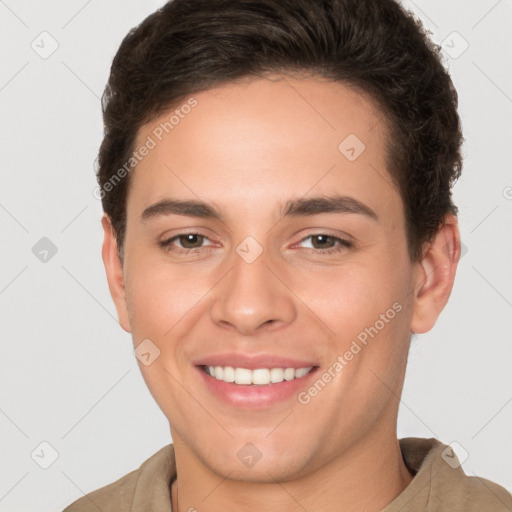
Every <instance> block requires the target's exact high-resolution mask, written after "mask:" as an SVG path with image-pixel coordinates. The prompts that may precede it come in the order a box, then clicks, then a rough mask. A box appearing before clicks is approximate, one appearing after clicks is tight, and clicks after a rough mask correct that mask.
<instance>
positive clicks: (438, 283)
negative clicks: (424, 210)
mask: <svg viewBox="0 0 512 512" xmlns="http://www.w3.org/2000/svg"><path fill="white" fill-rule="evenodd" d="M459 258H460V235H459V228H458V225H457V218H456V217H455V215H452V214H449V215H447V216H446V218H445V220H444V223H443V225H442V226H441V227H440V228H439V230H438V232H437V233H436V235H435V236H434V238H433V239H432V240H431V241H430V242H428V244H426V246H425V249H424V253H423V258H422V260H421V261H420V262H418V263H417V267H416V279H415V281H414V287H415V288H414V290H413V297H414V305H413V316H412V320H411V331H412V332H413V333H418V334H419V333H424V332H427V331H429V330H430V329H432V327H434V325H435V323H436V321H437V318H438V317H439V315H440V314H441V311H442V310H443V309H444V307H445V305H446V303H447V302H448V299H449V297H450V294H451V291H452V288H453V283H454V280H455V272H456V270H457V264H458V262H459Z"/></svg>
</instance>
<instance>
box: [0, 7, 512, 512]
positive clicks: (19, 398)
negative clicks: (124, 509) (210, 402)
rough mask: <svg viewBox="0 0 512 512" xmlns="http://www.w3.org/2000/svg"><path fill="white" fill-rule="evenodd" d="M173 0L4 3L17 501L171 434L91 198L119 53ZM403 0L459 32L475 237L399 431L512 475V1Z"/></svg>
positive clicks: (420, 341)
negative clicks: (165, 0)
mask: <svg viewBox="0 0 512 512" xmlns="http://www.w3.org/2000/svg"><path fill="white" fill-rule="evenodd" d="M160 5H162V2H158V1H156V0H154V1H145V2H134V1H131V2H127V1H121V0H110V1H103V2H100V1H99V0H89V1H84V0H73V1H69V0H68V1H64V0H60V1H53V2H40V3H39V2H35V1H16V2H15V1H14V0H6V1H0V16H1V18H0V19H1V24H2V25H1V31H0V33H1V34H2V36H1V37H2V45H1V62H2V65H1V74H0V88H1V94H0V100H1V108H2V110H1V121H2V122H1V135H0V137H1V141H2V154H1V159H0V164H1V173H2V187H1V189H0V219H1V222H2V231H1V237H2V239H1V250H2V267H1V269H2V271H1V276H0V303H1V315H2V318H1V328H2V343H1V349H0V350H1V353H0V364H1V391H2V392H1V407H0V429H1V440H2V447H1V449H2V452H1V453H2V459H1V460H2V478H1V480H0V510H2V511H27V512H28V511H51V510H53V511H55V510H61V509H62V508H64V506H65V505H67V504H68V503H70V502H71V501H73V500H75V499H77V498H78V497H80V496H82V495H83V493H86V492H89V491H91V490H94V489H96V488H98V487H101V486H103V485H106V484H108V483H110V482H112V481H114V480H116V479H117V478H119V477H121V476H122V475H124V474H126V473H127V472H129V471H131V470H133V469H135V468H137V467H138V466H139V465H140V464H141V462H143V461H144V460H145V459H146V458H147V457H149V456H150V455H151V454H153V453H154V452H155V451H157V450H158V449H159V448H161V447H162V446H164V445H165V444H168V443H169V442H170V441H171V440H170V434H169V430H168V424H167V420H166V419H165V417H164V416H163V414H162V413H161V412H160V410H159V409H158V407H157V405H156V404H155V403H154V401H153V399H152V397H151V396H150V394H149V392H148V391H147V389H146V386H145V384H144V382H143V380H142V377H141V375H140V372H139V369H138V367H137V364H136V360H135V358H134V357H133V352H132V342H131V338H130V335H129V334H127V333H125V332H124V331H123V330H122V329H121V328H120V327H119V325H118V323H117V319H116V313H115V309H114V306H113V303H112V301H111V298H110V295H109V291H108V287H107V282H106V278H105V273H104V268H103V264H102V261H101V243H102V231H101V225H100V218H101V213H102V211H101V204H100V202H99V201H98V200H97V199H96V198H95V197H94V196H93V189H94V188H95V186H96V182H95V178H94V172H93V162H94V159H95V158H96V152H97V149H98V146H99V144H100V142H101V138H102V120H101V113H100V104H99V98H100V96H101V93H102V91H103V87H104V85H105V82H106V80H107V76H108V71H109V67H110V64H111V60H112V58H113V56H114V54H115V52H116V50H117V48H118V46H119V44H120V42H121V40H122V38H123V36H124V35H125V34H126V33H127V31H128V30H129V29H130V28H131V27H133V26H135V25H136V24H138V23H139V22H140V21H142V19H143V18H144V17H145V16H147V15H148V14H149V13H151V12H152V11H154V10H155V9H156V8H157V7H159V6H160ZM406 5H407V6H409V7H410V8H411V9H412V10H414V11H415V12H416V13H417V14H418V16H419V17H420V19H422V20H423V22H424V23H425V24H426V25H427V26H428V27H429V29H430V30H431V31H432V33H433V37H434V39H435V41H437V42H439V43H441V42H442V41H444V43H443V47H444V48H445V50H446V58H447V62H448V65H449V68H450V71H451V74H452V77H453V80H454V82H455V85H456V87H457V89H458V91H459V96H460V113H461V117H462V121H463V128H464V135H465V138H466V141H467V142H466V144H465V147H464V154H465V156H466V160H465V166H464V172H463V177H462V178H461V179H460V181H459V183H458V184H457V186H456V189H455V201H456V203H457V204H458V205H459V208H460V228H461V233H462V240H463V242H464V244H465V247H466V248H467V252H466V253H465V254H464V256H463V258H462V260H461V262H460V266H459V270H458V275H457V278H456V282H455V287H454V290H453V293H452V297H451V300H450V303H449V305H448V306H447V308H446V310H445V311H444V312H443V314H442V315H441V317H440V319H439V321H438V324H437V325H436V327H435V328H434V330H433V331H431V332H430V333H428V334H425V335H421V336H419V337H417V338H415V339H414V340H413V344H412V349H411V354H410V359H409V366H408V370H407V376H406V382H405V390H404V394H403V397H402V405H401V409H400V415H399V429H398V430H399V431H398V434H399V437H406V436H419V437H436V438H438V439H440V440H442V441H443V442H445V443H450V442H452V441H456V442H457V443H459V444H458V445H456V447H455V451H456V452H457V453H458V454H459V455H460V456H461V458H462V456H463V455H464V451H466V452H467V453H468V454H469V457H468V458H467V460H465V462H464V464H463V469H464V470H465V472H466V473H467V474H477V475H479V476H483V477H486V478H488V479H490V480H493V481H495V482H497V483H499V484H501V485H503V486H505V487H507V488H508V489H509V490H510V489H512V472H511V470H510V460H511V451H512V450H511V448H512V436H511V435H510V433H511V425H512V389H511V388H512V386H511V378H510V374H511V372H510V364H511V360H512V358H511V355H512V354H511V353H512V348H511V343H510V341H511V331H512V323H511V318H512V316H511V314H510V313H511V308H512V290H511V265H510V262H511V261H512V257H511V256H512V255H511V247H512V243H511V239H510V235H509V232H510V213H511V208H512V176H511V174H510V170H509V166H510V162H511V145H512V137H511V135H512V134H511V131H512V130H511V110H512V99H511V97H512V79H511V72H510V64H507V63H510V62H511V61H512V58H511V57H512V56H511V53H512V44H511V43H512V41H511V31H510V26H511V22H512V5H511V2H510V1H506V0H501V1H496V0H485V1H471V2H468V1H462V0H461V1H452V2H445V1H440V0H437V1H432V0H430V1H427V0H424V1H421V2H420V1H417V2H415V3H412V2H406ZM44 31H46V32H48V33H49V35H45V34H43V35H41V33H42V32H44ZM454 32H456V33H454ZM55 41H56V43H55ZM55 44H58V48H57V49H56V50H55V51H54V52H53V53H52V54H51V55H48V53H49V52H50V51H51V50H52V49H53V48H52V45H53V46H55ZM466 45H468V47H467V48H466ZM43 237H47V238H48V239H49V240H51V243H52V244H53V245H54V246H55V247H56V248H57V252H56V254H54V255H53V254H52V251H51V248H48V241H42V242H40V240H41V238H43ZM38 243H39V244H40V245H36V244H38ZM41 244H42V245H41ZM45 244H46V245H45ZM34 246H36V249H34V250H33V247H34ZM45 248H46V249H47V250H49V252H48V253H47V254H46V253H44V250H45ZM41 251H43V252H41ZM34 253H35V254H34ZM44 257H46V261H41V259H40V258H44ZM42 442H46V443H49V444H50V445H51V447H49V446H48V445H41V443H42ZM461 447H462V448H461ZM53 450H55V452H56V453H55V454H54V452H53ZM31 454H32V455H31ZM54 455H58V457H57V458H56V460H55V461H53V458H54ZM52 462H53V463H52ZM50 463H51V465H49V467H48V468H47V469H43V468H42V467H41V465H48V464H50Z"/></svg>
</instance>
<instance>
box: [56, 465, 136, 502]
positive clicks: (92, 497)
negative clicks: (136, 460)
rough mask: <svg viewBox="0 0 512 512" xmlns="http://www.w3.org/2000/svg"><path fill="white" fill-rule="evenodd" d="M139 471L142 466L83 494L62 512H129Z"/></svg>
mask: <svg viewBox="0 0 512 512" xmlns="http://www.w3.org/2000/svg"><path fill="white" fill-rule="evenodd" d="M139 473H140V468H139V469H136V470H134V471H132V472H130V473H128V474H127V475H124V476H123V477H121V478H120V479H119V480H116V481H115V482H112V483H111V484H109V485H105V486H104V487H101V488H100V489H96V490H95V491H92V492H90V493H88V494H86V495H84V496H82V497H81V498H79V499H78V500H76V501H74V502H73V503H71V505H69V506H67V507H66V508H65V509H64V510H63V511H62V512H98V510H102V511H105V512H107V511H108V510H116V511H117V512H124V511H126V512H128V511H129V510H130V509H131V504H132V502H133V495H134V492H135V487H136V485H137V480H138V479H139Z"/></svg>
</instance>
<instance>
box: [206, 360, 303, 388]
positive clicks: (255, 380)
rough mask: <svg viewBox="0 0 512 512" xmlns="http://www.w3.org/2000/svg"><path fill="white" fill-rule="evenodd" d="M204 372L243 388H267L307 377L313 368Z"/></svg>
mask: <svg viewBox="0 0 512 512" xmlns="http://www.w3.org/2000/svg"><path fill="white" fill-rule="evenodd" d="M201 368H202V369H203V371H204V372H205V373H206V374H207V375H209V376H210V377H213V378H214V379H216V380H220V381H223V382H227V383H234V384H238V385H242V386H250V385H254V386H266V385H269V384H279V383H280V382H283V381H291V380H294V379H300V378H302V377H304V376H306V375H307V374H308V373H309V372H310V371H311V370H312V369H313V367H312V366H309V367H306V368H256V369H254V370H250V369H248V368H234V367H232V366H206V365H203V366H202V367H201Z"/></svg>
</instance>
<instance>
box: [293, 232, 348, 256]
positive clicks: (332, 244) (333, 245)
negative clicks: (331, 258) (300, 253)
mask: <svg viewBox="0 0 512 512" xmlns="http://www.w3.org/2000/svg"><path fill="white" fill-rule="evenodd" d="M306 241H309V242H308V243H307V244H306V247H308V248H310V249H313V251H314V252H318V253H327V254H330V253H333V252H338V251H342V250H344V249H347V248H349V247H352V242H349V241H348V240H345V239H344V238H340V237H337V236H333V235H328V234H325V233H315V234H314V235H309V236H307V237H305V238H303V239H302V240H301V241H300V242H299V244H302V243H304V242H306Z"/></svg>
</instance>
